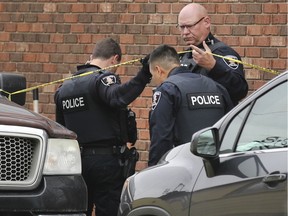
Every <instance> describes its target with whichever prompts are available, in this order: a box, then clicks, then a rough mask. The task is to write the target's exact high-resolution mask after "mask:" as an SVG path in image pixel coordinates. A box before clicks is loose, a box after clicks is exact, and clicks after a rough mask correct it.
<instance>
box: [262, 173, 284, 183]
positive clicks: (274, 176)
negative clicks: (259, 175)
mask: <svg viewBox="0 0 288 216" xmlns="http://www.w3.org/2000/svg"><path fill="white" fill-rule="evenodd" d="M286 178H287V176H286V174H282V173H279V174H271V175H268V176H265V177H264V178H263V182H264V183H271V182H281V181H285V180H286Z"/></svg>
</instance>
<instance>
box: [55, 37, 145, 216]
mask: <svg viewBox="0 0 288 216" xmlns="http://www.w3.org/2000/svg"><path fill="white" fill-rule="evenodd" d="M121 56H122V53H121V49H120V46H119V44H118V43H117V42H116V41H115V40H113V39H111V38H106V39H103V40H101V41H99V42H97V43H96V46H95V48H94V50H93V53H92V57H91V61H89V62H88V64H85V65H80V66H79V67H78V68H77V69H78V71H77V72H76V73H75V74H74V76H78V77H75V78H73V79H70V80H67V81H65V82H64V83H63V85H62V86H61V87H60V88H59V89H58V90H57V92H56V93H55V103H56V120H57V122H59V123H61V124H62V125H64V126H66V127H67V128H69V129H70V130H73V131H75V132H76V133H77V136H78V138H77V139H78V142H79V144H80V146H81V149H82V153H81V156H82V174H83V177H84V179H85V182H86V184H87V188H88V212H87V215H91V212H92V207H93V204H95V205H96V215H97V216H116V215H117V211H118V205H119V200H120V194H121V189H122V186H123V183H124V180H125V179H124V177H123V175H122V170H121V165H120V163H119V157H120V155H119V152H120V148H121V147H122V146H123V145H125V144H126V142H127V141H129V140H128V135H127V134H128V131H127V130H128V129H127V123H126V119H127V109H126V107H127V105H128V104H130V103H131V102H132V101H133V100H135V99H136V98H137V97H138V96H139V95H140V93H141V92H142V91H143V89H144V88H145V86H146V84H147V83H148V82H149V81H150V79H151V74H150V72H149V66H148V64H144V65H143V67H142V69H141V70H140V71H139V73H138V74H137V75H136V76H135V77H134V78H132V79H131V80H130V81H129V82H127V83H124V84H121V83H120V79H119V77H118V76H117V75H115V73H114V72H115V71H116V67H111V66H113V65H116V64H119V62H120V61H121ZM107 67H110V69H109V71H107V70H101V68H107Z"/></svg>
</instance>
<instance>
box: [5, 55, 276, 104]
mask: <svg viewBox="0 0 288 216" xmlns="http://www.w3.org/2000/svg"><path fill="white" fill-rule="evenodd" d="M187 52H192V50H186V51H180V52H178V54H182V53H187ZM207 53H209V54H211V55H213V56H215V57H219V58H222V59H226V60H229V61H233V62H237V63H239V64H243V65H246V66H249V67H251V68H254V69H258V70H260V71H264V72H267V73H272V74H275V75H279V74H280V73H281V72H278V71H275V70H271V69H267V68H264V67H261V66H258V65H255V64H251V63H247V62H243V61H240V60H238V59H234V58H229V57H225V56H221V55H217V54H215V53H210V52H207ZM141 59H142V58H138V59H133V60H129V61H126V62H123V63H119V64H115V65H112V66H109V67H106V68H102V69H98V70H94V71H88V72H86V73H83V74H79V75H76V76H71V77H67V78H63V79H60V80H55V81H52V82H48V83H43V84H40V85H37V86H34V87H30V88H26V89H21V90H18V91H15V92H7V91H4V90H3V89H0V92H4V93H5V94H7V95H8V99H9V100H11V96H12V95H15V94H20V93H24V92H28V91H32V90H34V89H38V88H42V87H45V86H49V85H53V84H57V83H61V82H64V81H65V80H69V79H72V78H73V79H75V78H77V77H82V76H87V75H89V74H92V73H95V72H99V71H102V70H107V69H111V68H114V67H119V66H122V65H127V64H133V63H135V62H139V61H140V60H141Z"/></svg>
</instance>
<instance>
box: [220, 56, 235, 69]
mask: <svg viewBox="0 0 288 216" xmlns="http://www.w3.org/2000/svg"><path fill="white" fill-rule="evenodd" d="M224 57H225V58H230V59H235V60H239V59H238V58H237V57H236V56H233V55H226V56H224ZM223 61H224V62H225V64H226V65H227V66H228V67H230V68H232V69H234V70H236V69H237V68H238V67H239V63H238V62H235V61H232V60H229V59H224V58H223Z"/></svg>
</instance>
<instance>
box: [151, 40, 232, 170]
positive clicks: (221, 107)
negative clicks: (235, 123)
mask: <svg viewBox="0 0 288 216" xmlns="http://www.w3.org/2000/svg"><path fill="white" fill-rule="evenodd" d="M149 66H150V72H151V73H152V75H153V78H152V83H153V84H156V85H158V87H157V88H156V90H155V91H154V94H153V100H152V109H151V112H150V118H149V128H150V140H151V144H150V150H149V161H148V165H149V166H152V165H155V164H157V162H158V161H159V159H160V158H161V157H162V156H163V155H164V154H165V153H166V152H167V151H168V150H170V149H171V148H173V147H174V146H178V145H181V144H183V143H186V142H189V141H191V138H192V134H193V133H194V132H196V131H198V130H200V129H203V128H205V127H208V126H212V125H213V124H214V123H215V122H216V121H217V120H219V119H220V118H221V117H222V116H223V115H224V114H225V113H227V112H228V111H229V110H230V109H231V108H232V107H233V104H232V101H231V99H230V96H229V94H228V92H227V90H226V89H225V88H224V87H223V86H222V85H220V84H218V83H217V82H215V81H213V80H212V79H210V78H208V77H206V76H203V75H200V74H196V73H191V71H190V70H189V69H188V68H187V67H184V66H180V61H179V56H178V54H177V52H176V50H175V49H174V48H172V47H170V46H168V45H161V46H159V47H158V48H156V49H155V50H154V51H153V52H152V53H151V54H150V58H149Z"/></svg>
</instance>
